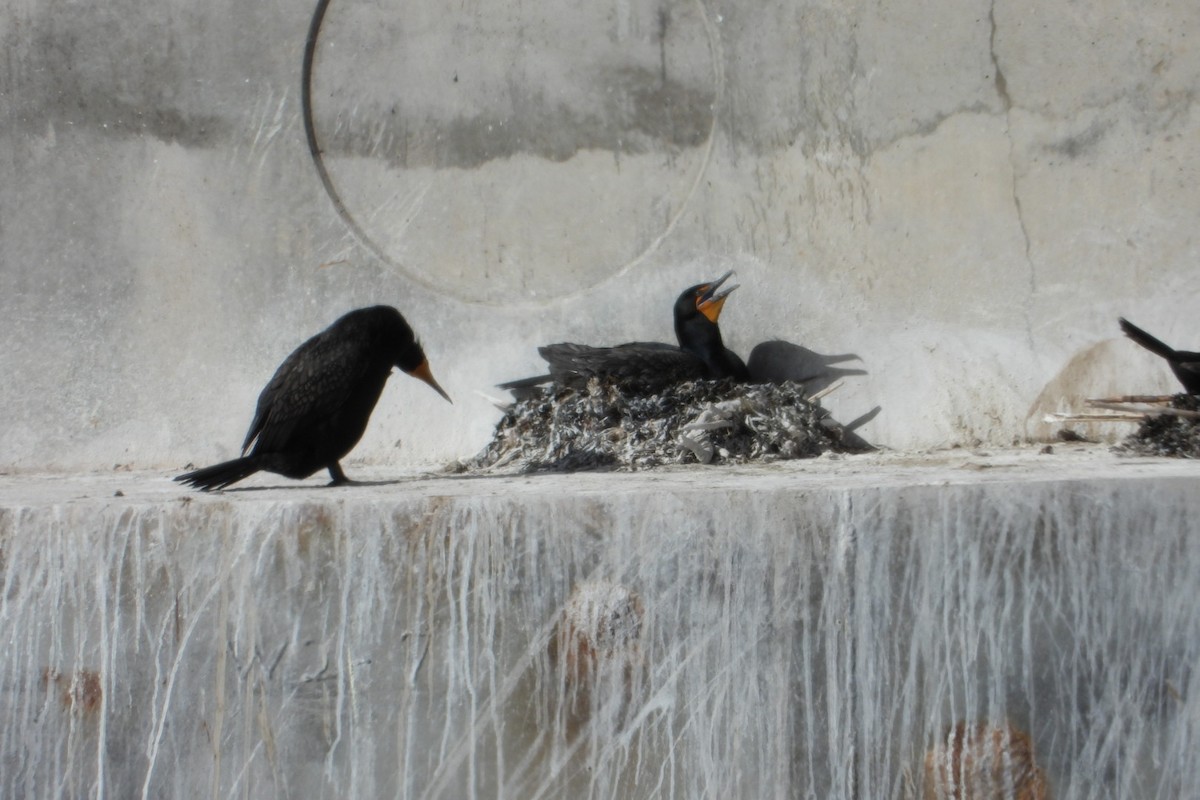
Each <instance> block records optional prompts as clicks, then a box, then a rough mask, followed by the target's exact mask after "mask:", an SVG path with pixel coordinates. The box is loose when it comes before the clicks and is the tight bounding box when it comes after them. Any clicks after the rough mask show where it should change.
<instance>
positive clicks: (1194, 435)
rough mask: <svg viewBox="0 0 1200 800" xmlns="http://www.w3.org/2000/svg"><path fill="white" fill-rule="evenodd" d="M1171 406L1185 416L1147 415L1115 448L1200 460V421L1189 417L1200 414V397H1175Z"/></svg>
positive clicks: (1147, 454) (1124, 450)
mask: <svg viewBox="0 0 1200 800" xmlns="http://www.w3.org/2000/svg"><path fill="white" fill-rule="evenodd" d="M1169 407H1170V408H1172V409H1176V410H1178V411H1182V412H1184V413H1183V414H1170V413H1160V414H1155V415H1151V416H1147V417H1146V418H1145V419H1143V420H1142V422H1141V424H1140V425H1138V429H1137V430H1136V431H1135V432H1133V433H1131V434H1130V435H1129V436H1127V437H1126V438H1125V441H1123V442H1121V444H1119V445H1118V446H1117V448H1116V449H1117V450H1118V451H1119V452H1123V453H1129V454H1131V455H1139V456H1171V457H1173V458H1200V418H1197V417H1196V416H1190V415H1189V414H1188V412H1191V413H1192V414H1196V413H1198V412H1200V398H1198V397H1196V396H1195V395H1190V394H1177V395H1172V397H1171V399H1170V401H1169Z"/></svg>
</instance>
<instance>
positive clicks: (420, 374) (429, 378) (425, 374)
mask: <svg viewBox="0 0 1200 800" xmlns="http://www.w3.org/2000/svg"><path fill="white" fill-rule="evenodd" d="M408 374H409V375H412V376H413V377H414V378H420V379H421V380H423V381H425V382H426V383H428V384H429V385H430V386H432V387H433V388H434V390H435V391H436V392H437V393H438V394H440V395H441V396H442V397H444V398H446V402H447V403H450V404H451V405H453V404H454V401H453V400H451V399H450V395H448V394H446V390H445V389H443V388H442V387H441V386H438V382H437V381H435V380H434V379H433V373H432V372H430V371H429V362H428V361H422V362H421V363H420V364H418V365H417V367H416V369H414V370H413V371H412V372H410V373H408Z"/></svg>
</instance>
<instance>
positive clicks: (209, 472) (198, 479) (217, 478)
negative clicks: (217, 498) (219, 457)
mask: <svg viewBox="0 0 1200 800" xmlns="http://www.w3.org/2000/svg"><path fill="white" fill-rule="evenodd" d="M258 470H259V466H258V459H257V458H256V457H255V456H245V457H243V458H235V459H233V460H232V461H223V462H221V463H220V464H214V465H213V466H211V467H205V468H204V469H198V470H196V471H195V472H187V473H184V474H183V475H177V476H176V477H175V480H177V481H180V482H182V483H186V484H188V485H189V486H192V487H194V488H196V489H199V490H200V491H202V492H210V491H212V490H213V489H224V488H225V487H226V486H229V485H230V484H233V483H237V482H238V481H240V480H242V479H243V478H248V477H250V476H251V475H253V474H254V473H256V472H258Z"/></svg>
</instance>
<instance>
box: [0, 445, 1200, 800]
mask: <svg viewBox="0 0 1200 800" xmlns="http://www.w3.org/2000/svg"><path fill="white" fill-rule="evenodd" d="M1196 467H1197V465H1196V464H1195V463H1194V462H1182V461H1174V462H1170V461H1165V460H1162V459H1158V460H1145V459H1129V460H1118V459H1116V458H1115V457H1113V456H1112V455H1111V454H1108V453H1105V452H1100V453H1096V452H1093V451H1089V450H1087V449H1080V448H1067V449H1065V450H1064V452H1063V453H1062V454H1055V455H1053V456H1043V455H1037V451H1036V450H1032V451H1027V452H1024V453H996V454H993V455H991V456H988V455H983V454H967V453H960V454H955V455H943V456H941V457H939V458H936V459H912V458H907V457H905V458H901V457H897V456H886V455H885V456H866V457H862V458H858V457H855V458H845V459H820V460H817V461H813V462H807V463H798V462H792V463H789V464H777V465H772V466H770V467H761V466H760V467H756V468H743V469H736V470H735V469H711V470H702V471H697V470H668V471H665V472H659V473H656V474H655V475H653V476H651V477H650V479H647V476H645V475H628V474H605V475H595V474H593V475H574V476H562V475H552V476H540V477H537V478H512V477H510V478H470V479H456V478H445V477H443V478H430V477H428V476H412V477H409V478H407V479H401V480H399V481H397V480H382V481H380V482H379V483H377V484H376V485H374V486H355V487H343V488H336V489H328V490H322V489H316V488H314V487H312V486H308V487H304V488H298V487H296V486H294V485H288V486H280V485H279V482H276V483H275V484H274V487H273V488H267V487H269V486H270V482H269V481H266V485H265V486H264V480H265V479H264V480H256V483H257V484H258V486H257V488H253V489H250V490H246V491H236V492H227V493H224V494H222V495H215V496H213V495H208V496H204V495H196V494H194V493H187V492H183V491H181V489H180V487H178V485H176V484H173V483H171V482H170V481H169V480H168V476H167V475H165V474H163V473H156V474H148V473H117V474H112V473H109V474H105V475H95V476H74V477H69V478H68V477H63V476H58V477H51V478H48V479H46V478H37V479H35V478H30V477H17V476H0V626H2V629H3V631H4V639H3V641H4V644H5V646H4V647H3V648H2V649H0V711H2V712H3V713H0V787H2V788H0V792H2V793H3V794H4V796H6V797H23V798H41V797H46V798H50V797H61V796H63V795H64V794H65V795H68V796H71V797H90V796H97V797H98V796H104V797H109V796H111V797H194V796H212V795H217V796H246V797H296V796H303V797H306V798H307V797H312V798H323V797H330V798H334V797H414V798H463V797H521V798H538V797H621V798H641V797H647V798H651V797H653V798H674V797H679V798H692V797H820V798H839V799H840V798H846V799H847V800H849V799H850V798H861V797H870V798H898V799H899V798H916V797H922V796H928V795H924V794H923V793H922V789H923V787H922V780H923V769H922V766H923V763H924V754H925V752H926V751H927V750H928V749H929V748H931V747H932V746H933V745H935V744H936V743H939V742H944V741H945V732H946V730H947V729H948V728H949V727H950V726H952V725H953V724H955V723H957V722H966V723H967V724H970V725H974V724H976V723H978V722H990V723H991V724H993V725H1000V724H1003V723H1004V722H1006V721H1007V722H1009V723H1011V724H1013V725H1015V726H1017V727H1018V728H1019V729H1021V730H1023V731H1026V732H1028V734H1029V736H1030V741H1031V743H1032V750H1033V753H1034V757H1035V759H1036V762H1037V763H1038V765H1039V766H1040V767H1041V769H1043V770H1044V772H1045V775H1046V779H1047V781H1048V783H1049V785H1050V787H1051V791H1052V796H1053V797H1055V798H1060V799H1062V800H1072V799H1082V798H1095V797H1105V798H1114V800H1136V799H1139V798H1146V797H1185V796H1189V793H1190V792H1192V790H1193V789H1194V787H1195V786H1196V785H1197V782H1198V781H1200V762H1198V761H1197V759H1196V758H1195V753H1196V747H1197V739H1198V737H1200V713H1198V711H1200V692H1198V690H1197V673H1196V665H1197V663H1198V660H1197V659H1198V658H1200V617H1197V615H1196V614H1195V597H1196V593H1197V591H1198V590H1200V586H1198V582H1200V533H1198V531H1197V529H1196V526H1195V525H1194V524H1193V523H1192V522H1191V521H1192V520H1194V519H1195V518H1196V515H1197V514H1198V513H1200V493H1197V491H1196V489H1197V480H1198V474H1197V469H1196ZM372 477H377V478H384V479H387V478H394V474H389V473H384V472H383V471H379V472H377V473H375V474H374V475H373V476H372ZM118 491H119V492H120V493H121V495H120V496H114V495H115V494H116V493H117V492H118ZM597 581H601V582H604V583H605V585H607V586H609V587H613V588H615V589H616V590H618V591H619V592H620V593H621V595H622V596H624V597H631V598H632V597H636V598H637V599H636V601H633V600H631V601H630V602H629V603H628V605H629V606H631V607H633V608H636V609H637V611H636V613H637V614H638V616H639V619H638V622H637V624H636V625H635V626H634V628H633V630H632V631H628V629H623V630H626V631H627V632H626V633H623V634H622V644H623V646H624V649H623V650H622V651H621V652H619V653H616V654H612V655H613V657H611V658H607V657H604V658H599V659H598V660H596V661H595V662H588V663H589V664H590V665H589V666H587V667H586V668H580V666H579V664H578V662H576V663H575V664H574V665H572V663H571V662H570V661H569V658H570V651H568V653H567V655H565V656H564V654H563V650H564V648H563V647H562V645H559V646H558V649H557V650H555V646H554V644H553V642H555V641H561V640H560V639H557V638H556V635H555V632H556V631H557V630H559V627H558V626H559V620H560V619H561V616H562V614H563V611H564V608H565V607H566V608H569V607H570V606H571V605H572V603H573V601H572V600H571V599H570V598H572V597H574V596H576V594H575V593H576V591H577V589H578V587H579V586H581V585H588V584H594V583H595V582H597ZM48 609H52V610H53V613H50V612H49V611H48ZM613 622H614V624H615V623H616V622H618V620H614V621H613ZM604 644H605V643H604V641H603V640H602V639H600V638H596V639H593V641H592V645H593V646H594V647H595V648H597V649H600V648H602V647H604Z"/></svg>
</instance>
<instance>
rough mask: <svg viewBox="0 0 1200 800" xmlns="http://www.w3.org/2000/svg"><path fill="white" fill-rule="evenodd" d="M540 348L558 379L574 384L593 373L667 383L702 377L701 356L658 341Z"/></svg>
mask: <svg viewBox="0 0 1200 800" xmlns="http://www.w3.org/2000/svg"><path fill="white" fill-rule="evenodd" d="M538 352H539V353H540V354H541V356H542V358H544V359H546V362H547V363H548V364H549V365H550V374H551V376H553V378H554V380H555V382H557V383H561V384H572V383H575V384H577V383H580V382H583V381H586V380H587V379H588V378H591V377H605V378H615V379H618V380H621V381H631V382H634V383H644V384H653V385H665V384H669V383H678V382H681V381H685V380H694V379H696V378H699V377H703V374H704V365H703V363H702V362H701V361H700V359H698V358H696V357H695V356H694V355H692V354H691V353H687V352H684V351H683V350H680V349H679V348H678V347H675V346H674V345H669V344H661V343H659V342H630V343H628V344H622V345H617V346H616V347H589V346H588V345H583V344H571V343H563V344H552V345H547V346H546V347H539V348H538Z"/></svg>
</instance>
